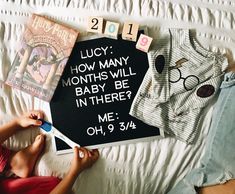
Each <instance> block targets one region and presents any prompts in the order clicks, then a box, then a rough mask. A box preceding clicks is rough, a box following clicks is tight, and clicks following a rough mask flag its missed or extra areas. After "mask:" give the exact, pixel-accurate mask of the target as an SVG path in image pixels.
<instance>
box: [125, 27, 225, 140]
mask: <svg viewBox="0 0 235 194" xmlns="http://www.w3.org/2000/svg"><path fill="white" fill-rule="evenodd" d="M157 41H158V42H157V48H156V50H151V51H150V52H149V53H148V60H149V69H148V71H147V73H146V75H145V77H144V80H143V82H142V84H141V86H140V88H139V90H138V92H137V94H136V96H135V98H134V101H133V103H132V106H131V109H130V115H132V116H134V117H136V118H138V119H140V120H142V121H143V122H145V123H147V124H149V125H152V126H156V127H158V128H159V129H160V130H162V131H163V132H164V133H167V134H169V135H173V136H175V137H177V138H178V139H180V140H182V141H184V142H186V143H193V142H194V141H195V139H196V137H197V134H198V131H199V129H200V127H199V123H200V120H201V119H203V118H201V112H202V110H203V108H204V107H205V106H206V105H207V104H208V103H209V102H210V101H211V99H212V98H213V97H214V96H215V95H216V94H217V92H218V90H219V86H220V84H221V81H222V78H223V71H224V70H225V69H226V67H227V66H228V62H227V59H226V58H225V57H223V56H222V55H221V54H218V53H213V52H209V51H207V50H205V49H204V48H202V47H201V46H200V45H199V43H198V42H197V41H196V40H195V38H194V37H193V36H192V35H191V32H190V31H189V30H184V29H169V34H168V35H167V36H165V37H164V38H163V39H161V40H157Z"/></svg>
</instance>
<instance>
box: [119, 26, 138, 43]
mask: <svg viewBox="0 0 235 194" xmlns="http://www.w3.org/2000/svg"><path fill="white" fill-rule="evenodd" d="M138 29H139V24H137V23H135V22H125V23H124V26H123V30H122V39H124V40H130V41H134V42H135V41H136V39H137V34H138Z"/></svg>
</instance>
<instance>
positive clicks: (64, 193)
mask: <svg viewBox="0 0 235 194" xmlns="http://www.w3.org/2000/svg"><path fill="white" fill-rule="evenodd" d="M77 176H78V175H77V174H76V173H74V172H72V171H71V170H70V171H69V172H68V173H67V175H66V176H65V177H64V178H63V180H62V181H61V182H60V183H59V184H58V185H57V186H56V187H55V188H54V189H53V190H52V191H51V192H50V194H68V193H70V192H71V190H72V187H73V184H74V182H75V180H76V178H77Z"/></svg>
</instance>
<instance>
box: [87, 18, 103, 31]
mask: <svg viewBox="0 0 235 194" xmlns="http://www.w3.org/2000/svg"><path fill="white" fill-rule="evenodd" d="M103 23H104V19H103V18H101V17H96V16H93V17H89V18H88V25H87V31H88V32H94V33H99V34H102V33H103Z"/></svg>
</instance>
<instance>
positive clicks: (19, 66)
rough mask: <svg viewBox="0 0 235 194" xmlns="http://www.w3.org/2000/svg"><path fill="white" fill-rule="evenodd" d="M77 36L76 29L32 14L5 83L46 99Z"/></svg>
mask: <svg viewBox="0 0 235 194" xmlns="http://www.w3.org/2000/svg"><path fill="white" fill-rule="evenodd" d="M77 36H78V31H77V30H74V29H72V28H69V27H67V26H65V25H63V24H60V23H57V22H54V21H52V20H49V19H47V18H45V17H43V16H40V15H36V14H33V15H32V16H31V18H30V19H29V20H28V22H27V24H26V25H25V31H24V33H23V35H22V40H21V44H20V48H19V49H18V52H17V54H16V57H15V59H14V61H13V63H12V67H11V70H10V72H9V74H8V77H7V80H6V84H8V85H10V86H12V87H14V88H17V89H20V90H22V91H24V92H26V93H29V94H31V95H32V96H35V97H38V98H40V99H42V100H45V101H48V102H49V101H50V100H51V98H52V96H53V94H54V91H55V89H56V86H57V84H58V82H59V80H60V77H61V75H62V73H63V70H64V68H65V65H66V63H67V61H68V58H69V56H70V53H71V51H72V48H73V46H74V44H75V41H76V39H77Z"/></svg>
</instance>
